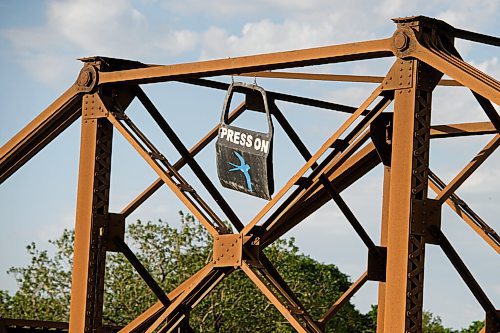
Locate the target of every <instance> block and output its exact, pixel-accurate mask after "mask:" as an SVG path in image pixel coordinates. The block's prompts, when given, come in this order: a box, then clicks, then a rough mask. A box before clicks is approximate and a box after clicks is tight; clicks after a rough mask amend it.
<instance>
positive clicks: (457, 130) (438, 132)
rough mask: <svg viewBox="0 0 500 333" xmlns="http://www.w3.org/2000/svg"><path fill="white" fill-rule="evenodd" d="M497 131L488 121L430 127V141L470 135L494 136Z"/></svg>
mask: <svg viewBox="0 0 500 333" xmlns="http://www.w3.org/2000/svg"><path fill="white" fill-rule="evenodd" d="M495 133H498V130H497V129H496V128H495V126H493V124H492V123H491V122H489V121H486V122H478V123H462V124H447V125H432V126H431V139H439V138H453V137H460V136H470V135H484V134H495Z"/></svg>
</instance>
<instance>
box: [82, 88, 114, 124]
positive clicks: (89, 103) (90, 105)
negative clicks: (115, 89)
mask: <svg viewBox="0 0 500 333" xmlns="http://www.w3.org/2000/svg"><path fill="white" fill-rule="evenodd" d="M108 115H109V111H108V108H107V107H106V106H105V105H104V104H103V102H102V100H101V98H100V97H99V95H98V94H97V93H95V94H86V95H85V96H83V101H82V117H83V120H84V121H85V120H92V119H99V118H107V117H108Z"/></svg>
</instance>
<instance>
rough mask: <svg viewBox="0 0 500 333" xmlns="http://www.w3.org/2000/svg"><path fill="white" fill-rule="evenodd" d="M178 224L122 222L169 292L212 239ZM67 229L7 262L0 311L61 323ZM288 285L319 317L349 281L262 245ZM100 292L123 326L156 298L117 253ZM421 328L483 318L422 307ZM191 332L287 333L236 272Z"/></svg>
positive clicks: (371, 323) (347, 324)
mask: <svg viewBox="0 0 500 333" xmlns="http://www.w3.org/2000/svg"><path fill="white" fill-rule="evenodd" d="M180 217H181V226H180V228H174V227H172V226H170V225H169V224H168V223H166V222H163V221H161V220H160V221H159V222H158V223H152V222H147V223H142V222H141V221H137V222H136V223H132V224H129V225H128V226H127V235H126V238H127V244H129V246H130V247H131V248H132V250H133V251H134V252H135V254H136V256H137V257H138V258H139V260H140V261H141V262H142V263H143V265H144V266H145V267H146V268H147V269H148V271H149V272H150V273H151V275H152V276H153V277H154V278H155V279H156V281H157V282H158V283H159V284H160V285H161V286H162V288H163V289H164V290H167V291H171V290H173V289H175V287H177V286H178V285H179V284H180V283H182V282H183V281H184V280H186V279H187V278H189V277H190V276H191V275H192V274H194V273H195V272H196V271H198V270H199V269H200V268H202V267H203V266H204V265H205V264H206V263H207V262H208V261H209V260H210V259H211V255H212V238H211V236H210V235H209V234H208V233H207V232H206V230H205V229H204V228H203V227H202V226H201V225H200V224H199V223H196V221H195V220H194V218H193V217H192V216H191V215H183V214H182V213H180ZM73 241H74V234H73V232H72V231H69V230H65V231H64V232H63V234H62V235H61V237H59V238H58V239H57V240H55V241H50V243H51V244H52V245H54V247H55V249H56V251H55V253H54V254H53V255H49V253H48V252H47V251H45V250H43V251H42V250H39V249H38V248H37V247H36V245H35V244H34V243H32V244H30V245H28V246H27V250H28V253H29V255H30V256H31V262H30V264H29V265H27V266H26V267H15V268H11V269H10V270H9V271H8V272H9V274H13V275H14V276H15V278H16V280H17V282H18V285H19V289H18V291H17V292H16V293H15V294H14V295H12V296H11V295H9V294H8V293H7V292H6V291H2V290H0V317H10V318H25V319H38V320H55V321H67V320H68V316H69V304H70V289H71V266H72V256H73ZM265 254H266V256H267V257H268V258H269V260H270V261H271V262H272V263H273V264H274V265H275V267H276V268H277V270H278V271H279V272H280V273H281V275H282V276H283V278H284V279H285V280H286V281H287V282H288V283H289V286H290V288H291V289H292V290H293V291H294V292H295V294H296V295H297V297H298V298H299V299H300V300H301V301H302V303H303V305H304V307H305V308H306V309H311V310H310V314H311V315H312V316H313V317H314V318H319V317H320V316H321V315H322V314H323V313H324V312H325V311H326V310H327V309H328V307H329V306H330V305H331V304H332V303H333V302H334V301H335V300H336V299H337V298H338V297H339V296H340V295H341V294H342V292H343V291H345V290H346V289H347V288H348V287H349V286H350V281H349V279H348V277H347V276H346V275H345V274H343V273H341V272H340V271H339V269H338V268H337V267H336V266H335V265H331V264H322V263H319V262H317V261H315V260H314V259H312V258H310V257H309V256H306V255H304V254H302V253H300V251H299V249H298V248H297V246H296V245H295V243H294V240H293V239H290V240H288V241H284V240H278V241H277V242H275V243H274V244H273V245H272V246H270V247H268V248H267V249H266V250H265ZM105 281H106V282H105V287H104V288H105V294H104V304H105V308H104V321H105V323H107V324H113V325H124V324H126V323H128V322H130V321H131V320H132V319H134V318H135V317H137V316H138V315H139V314H140V313H141V312H142V311H144V310H145V309H147V308H148V307H149V306H151V305H152V304H153V303H154V302H156V297H155V296H154V295H153V293H152V292H151V291H150V290H149V288H148V287H147V285H146V284H145V283H144V281H143V280H142V279H141V278H140V277H139V275H138V274H137V273H136V272H135V271H134V269H133V268H132V266H131V265H130V264H129V263H128V262H127V260H126V259H125V258H124V256H123V255H121V254H119V253H108V254H107V260H106V278H105ZM376 319H377V308H376V306H373V307H372V310H371V311H370V312H369V313H368V314H366V315H363V314H361V313H360V312H359V311H358V310H356V309H355V308H354V306H353V305H352V304H350V303H347V304H346V305H345V306H344V307H343V308H342V310H341V311H340V312H339V314H338V315H337V316H335V317H334V318H333V319H332V320H331V321H330V323H329V325H328V327H327V331H328V332H340V333H343V332H346V333H347V332H361V333H363V332H366V333H368V332H374V331H375V324H376ZM423 319H424V322H423V323H424V327H423V332H424V333H477V332H479V331H480V329H481V328H482V326H483V325H484V323H483V322H482V321H476V322H473V323H472V324H471V325H470V327H468V328H466V329H463V330H461V331H454V330H451V329H449V328H445V327H444V326H443V325H442V322H441V318H439V317H438V316H434V315H432V314H431V313H429V312H424V318H423ZM190 324H191V326H192V327H193V328H194V330H195V331H197V332H249V331H252V332H294V330H293V329H292V327H291V326H290V325H289V324H288V322H287V321H286V320H285V319H284V318H283V317H282V316H281V314H280V313H279V312H278V311H277V310H276V309H275V307H274V306H273V305H272V303H270V302H269V301H268V300H267V298H266V297H265V296H264V295H263V294H262V293H261V292H260V291H259V290H258V289H257V288H256V286H255V285H254V284H253V282H252V281H250V279H249V278H248V277H247V276H246V275H245V274H244V273H243V272H242V271H236V272H234V273H232V274H230V275H229V276H228V277H226V278H225V279H224V280H223V281H222V283H220V284H219V285H218V286H217V287H216V288H215V289H214V290H213V291H212V292H211V293H210V294H209V295H208V296H207V297H206V298H205V299H204V300H203V301H202V302H201V303H200V304H199V305H198V306H197V307H196V308H195V309H194V310H193V312H192V313H191V316H190Z"/></svg>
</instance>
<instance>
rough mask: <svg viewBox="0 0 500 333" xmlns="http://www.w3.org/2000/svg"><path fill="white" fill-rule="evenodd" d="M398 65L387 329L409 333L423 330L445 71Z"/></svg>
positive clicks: (417, 24)
mask: <svg viewBox="0 0 500 333" xmlns="http://www.w3.org/2000/svg"><path fill="white" fill-rule="evenodd" d="M410 27H411V28H410ZM432 28H433V27H430V28H429V27H428V26H427V25H426V22H421V21H420V20H419V19H418V18H416V19H413V20H412V19H408V20H401V21H398V31H405V32H406V30H411V31H413V30H412V29H416V30H419V31H420V33H422V34H424V33H427V34H432V33H435V30H433V29H432ZM397 34H398V32H396V36H397ZM396 40H397V39H396ZM401 40H403V41H404V38H403V37H401ZM396 46H397V47H398V46H399V47H402V46H405V45H404V44H402V43H396ZM399 56H401V55H399ZM393 68H394V69H395V72H397V73H401V75H400V76H399V77H394V76H392V77H393V79H394V80H396V81H395V82H394V84H395V85H394V89H395V105H394V123H393V133H392V156H391V175H390V182H391V183H390V189H389V204H388V205H389V207H388V209H389V211H388V219H387V230H388V231H387V232H388V234H387V272H386V275H387V277H386V286H385V313H384V332H387V333H389V332H405V333H406V332H408V333H409V332H421V331H422V305H423V287H424V261H425V238H424V234H423V233H422V232H421V231H420V230H421V228H419V227H420V225H422V224H423V223H425V220H424V218H423V217H424V216H425V215H424V214H423V212H422V211H421V209H422V207H423V205H425V204H426V200H427V187H428V185H427V179H428V174H427V170H428V165H429V139H430V118H431V98H432V90H433V89H434V88H435V85H436V84H437V83H438V82H439V80H440V79H441V76H442V74H441V73H439V72H437V71H435V70H434V69H432V68H431V67H429V66H427V65H426V64H424V63H422V62H420V61H418V60H403V59H398V60H397V61H396V63H395V67H393Z"/></svg>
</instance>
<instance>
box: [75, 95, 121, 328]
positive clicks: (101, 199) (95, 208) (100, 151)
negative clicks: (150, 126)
mask: <svg viewBox="0 0 500 333" xmlns="http://www.w3.org/2000/svg"><path fill="white" fill-rule="evenodd" d="M98 100H99V99H98V98H95V95H93V94H88V95H85V96H84V98H83V106H82V113H83V117H82V132H81V148H80V167H79V177H78V197H77V215H76V224H75V246H74V257H73V275H72V287H71V306H70V326H69V329H70V331H71V332H72V333H83V332H97V331H98V330H99V329H100V328H101V326H102V307H103V290H104V269H105V259H106V243H105V235H106V232H107V230H106V229H107V225H106V224H107V223H106V220H107V215H108V204H109V186H110V171H111V146H112V137H113V126H112V125H111V124H110V123H109V122H108V121H107V120H106V119H105V118H99V117H100V113H101V112H102V110H103V107H102V105H101V104H100V103H99V102H98Z"/></svg>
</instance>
